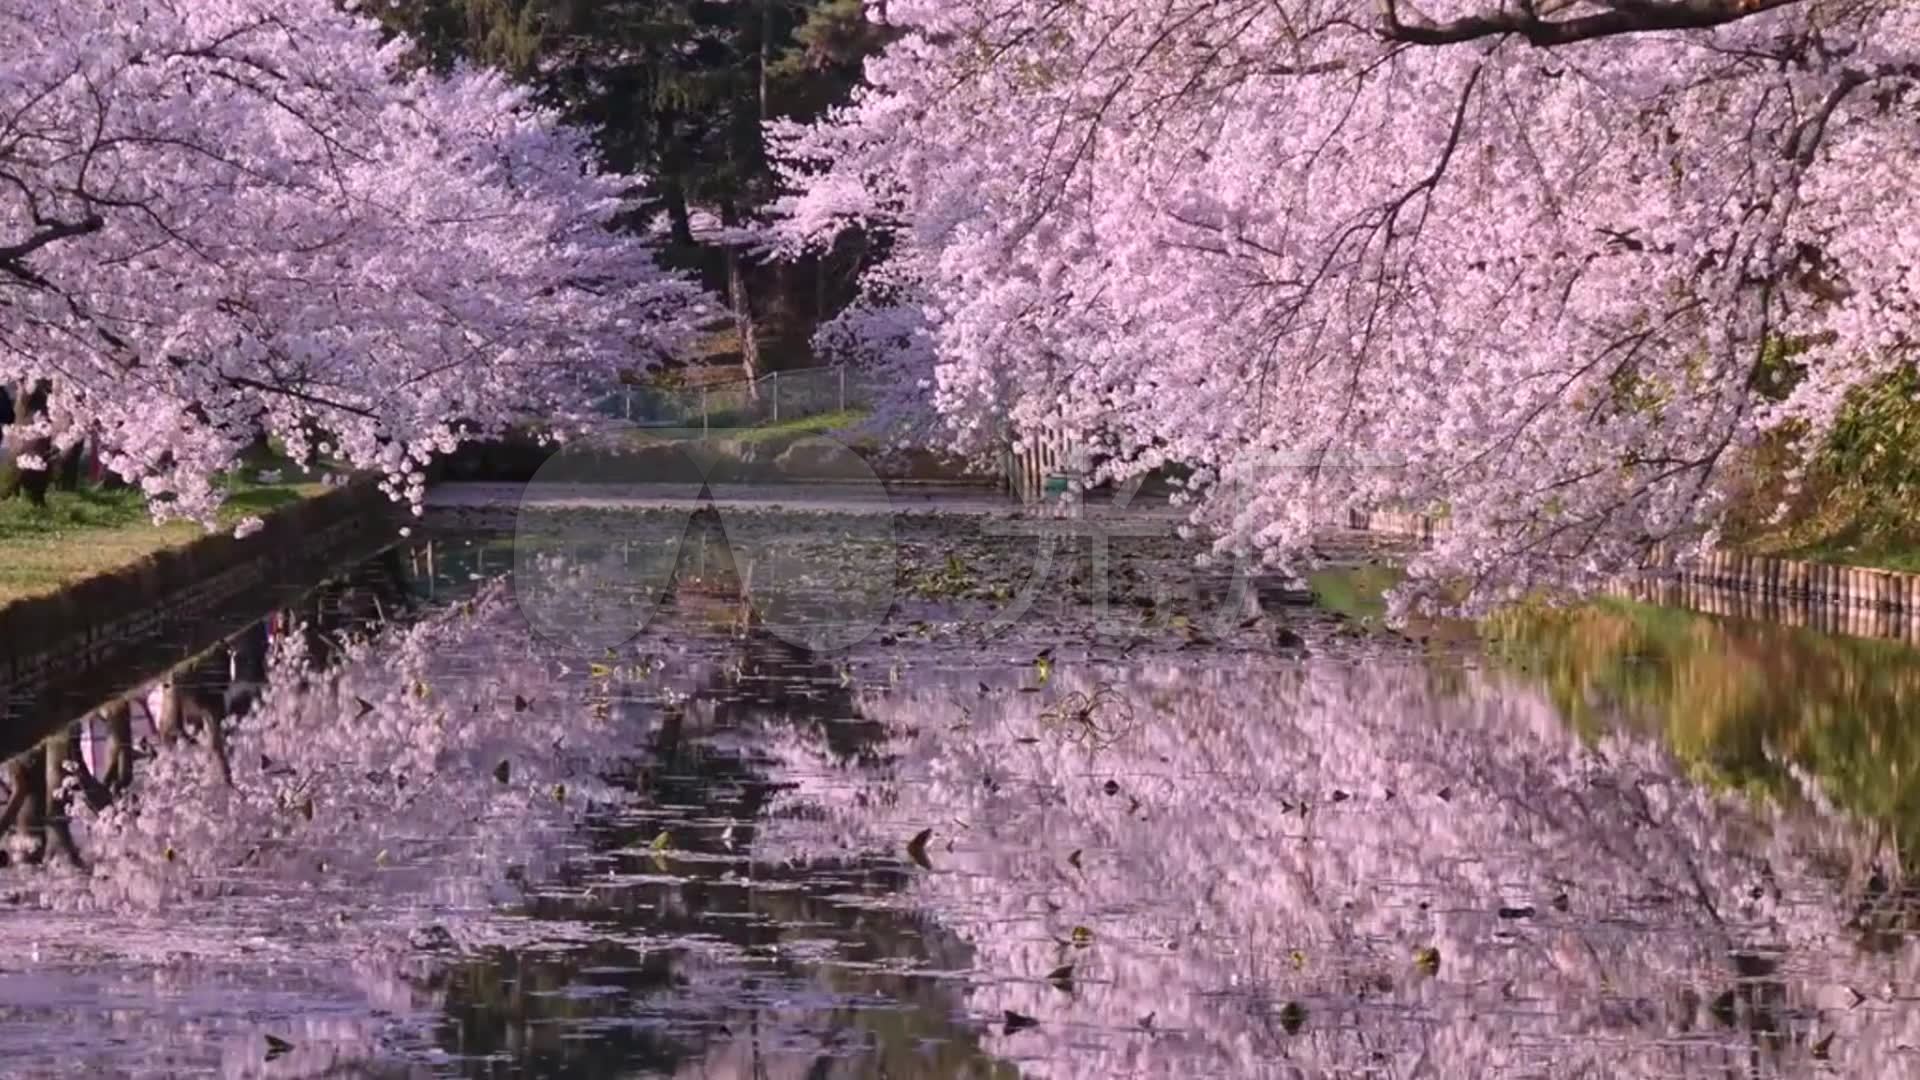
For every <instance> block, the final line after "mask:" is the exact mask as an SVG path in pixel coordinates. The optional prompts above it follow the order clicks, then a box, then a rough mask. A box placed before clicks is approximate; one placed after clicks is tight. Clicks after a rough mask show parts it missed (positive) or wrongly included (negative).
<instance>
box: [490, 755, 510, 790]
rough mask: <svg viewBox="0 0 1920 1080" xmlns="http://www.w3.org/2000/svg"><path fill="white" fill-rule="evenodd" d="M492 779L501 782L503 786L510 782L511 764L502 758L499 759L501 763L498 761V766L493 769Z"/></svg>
mask: <svg viewBox="0 0 1920 1080" xmlns="http://www.w3.org/2000/svg"><path fill="white" fill-rule="evenodd" d="M493 778H494V779H495V780H498V781H500V782H501V783H503V784H504V783H507V782H508V781H510V780H512V779H513V764H512V763H511V762H509V761H507V760H506V759H504V758H502V759H501V761H500V764H498V765H495V766H494V767H493Z"/></svg>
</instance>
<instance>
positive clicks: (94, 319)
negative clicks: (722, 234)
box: [0, 0, 699, 518]
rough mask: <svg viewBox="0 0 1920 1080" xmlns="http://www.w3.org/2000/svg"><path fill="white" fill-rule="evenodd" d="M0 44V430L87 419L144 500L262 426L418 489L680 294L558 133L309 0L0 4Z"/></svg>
mask: <svg viewBox="0 0 1920 1080" xmlns="http://www.w3.org/2000/svg"><path fill="white" fill-rule="evenodd" d="M346 6H347V7H351V6H352V5H346ZM0 40H3V41H4V42H5V43H6V46H7V48H6V50H5V57H4V59H0V305H4V312H5V315H4V318H0V384H12V385H15V386H16V387H18V388H19V389H20V390H21V391H22V392H21V393H19V394H16V400H21V401H24V400H26V398H27V396H28V394H29V393H40V394H44V401H45V404H44V407H43V408H41V409H39V410H37V411H34V412H32V413H30V414H27V415H23V416H21V417H19V418H18V421H17V422H16V424H15V426H14V427H13V428H11V429H10V430H9V431H8V432H7V439H8V442H9V443H12V444H14V446H15V447H17V448H20V449H27V450H31V449H33V448H35V446H36V444H37V445H38V446H41V447H47V448H50V449H52V450H54V451H60V450H64V449H65V448H67V447H70V446H72V445H73V444H75V443H77V442H79V441H81V440H83V439H93V440H97V444H98V446H99V447H100V448H101V451H102V455H101V456H102V459H103V460H104V462H105V463H106V465H107V466H108V467H110V468H111V469H113V470H114V471H116V472H117V473H119V474H121V475H122V476H124V477H126V478H128V479H129V480H137V481H139V482H140V483H141V484H142V485H143V486H144V488H145V491H146V493H147V494H148V496H149V498H150V500H151V501H152V504H153V506H154V508H155V511H156V513H157V514H158V515H161V516H168V515H186V516H195V517H202V518H204V517H206V516H207V515H208V514H210V512H211V509H212V507H213V505H214V504H215V503H216V502H217V501H218V494H217V491H216V489H215V487H214V486H213V483H212V481H213V478H214V477H215V475H216V474H217V473H218V472H219V471H220V470H221V469H222V468H224V467H227V466H229V465H230V464H231V463H233V462H234V461H235V459H236V458H237V457H238V455H239V454H240V453H241V451H242V450H243V449H244V448H245V447H247V446H248V445H249V444H250V443H251V442H253V441H254V440H255V439H256V438H258V437H259V436H262V435H270V436H275V437H277V438H278V439H280V440H281V441H282V442H283V443H284V444H285V446H286V447H287V449H288V450H289V451H290V452H291V453H292V454H293V455H295V456H296V457H299V458H302V459H304V458H307V457H308V456H309V455H311V454H313V453H315V452H319V453H322V454H326V455H330V456H332V457H335V458H337V459H339V460H341V461H343V462H345V463H347V464H348V465H350V466H352V467H356V468H362V469H375V470H379V471H381V472H383V473H385V474H386V476H387V477H388V483H389V486H390V487H391V489H392V490H393V492H394V494H395V495H396V496H403V495H405V496H412V497H414V498H416V499H417V497H418V496H419V494H420V491H421V483H422V480H423V473H422V470H423V468H424V466H425V464H426V463H427V462H428V461H429V460H430V458H431V457H432V456H433V455H434V454H436V453H440V452H444V451H447V450H449V449H451V448H452V447H453V446H454V445H456V444H457V443H458V442H459V441H460V440H461V439H463V438H467V437H471V436H474V435H480V434H485V433H489V432H493V431H497V430H499V429H500V428H501V427H502V426H503V425H505V424H507V423H508V422H510V421H512V420H514V419H515V418H519V417H524V416H528V415H538V416H543V417H560V418H562V419H564V418H565V417H567V416H568V415H570V414H569V410H571V409H577V408H578V406H579V405H580V403H581V402H582V401H583V400H584V397H583V392H584V391H585V390H586V389H588V388H589V387H590V386H592V385H593V384H594V383H595V382H596V381H604V380H605V379H606V378H608V377H610V374H611V373H612V372H613V371H614V370H616V369H617V368H620V367H628V368H631V367H633V366H636V365H644V364H646V363H648V362H650V360H651V359H652V358H654V357H657V356H660V355H662V354H664V353H665V352H667V351H669V350H672V349H674V348H676V347H677V346H678V344H679V342H680V340H681V338H682V335H683V334H684V333H686V331H687V328H688V325H689V320H690V318H691V317H692V313H693V312H694V310H695V309H696V308H697V307H698V304H699V294H698V292H697V290H695V289H694V288H693V287H692V286H691V285H690V284H688V283H686V282H684V281H683V280H681V279H679V278H677V277H675V276H672V275H669V274H667V273H665V272H663V271H662V270H661V269H659V268H658V267H657V266H656V265H655V263H654V261H653V259H652V255H651V252H650V251H649V250H648V249H647V248H646V247H645V246H643V245H642V244H641V243H640V242H639V241H638V240H635V239H633V238H631V237H629V236H625V235H622V234H619V233H617V232H614V231H610V230H609V229H608V228H607V222H608V221H609V220H610V219H611V218H612V217H613V216H614V215H615V214H616V213H617V212H619V211H621V210H623V209H624V208H625V196H624V193H625V191H626V190H627V189H628V188H629V187H631V186H632V184H633V181H632V179H631V178H627V177H620V176H613V175H606V174H603V173H601V172H600V171H598V169H597V168H596V167H595V166H594V165H593V164H592V162H591V159H590V156H589V154H588V152H587V149H588V148H587V144H586V142H585V140H584V138H583V137H582V136H581V135H579V134H578V133H576V132H574V131H573V130H571V129H568V128H566V127H564V126H563V125H561V124H559V123H558V122H557V121H556V119H555V117H554V116H553V115H552V114H551V113H550V112H547V111H544V110H542V109H540V108H536V107H534V106H533V105H532V104H531V103H530V102H529V100H528V98H527V96H526V94H525V92H524V91H522V90H520V89H517V88H515V87H514V86H512V85H510V84H509V83H507V82H506V81H504V79H503V78H501V77H500V76H498V75H496V74H491V73H485V72H480V71H473V70H458V71H454V72H452V73H451V74H447V75H436V74H430V73H414V74H400V73H399V72H398V69H397V67H396V64H395V61H396V59H397V58H398V57H399V56H400V54H401V53H402V51H403V49H404V46H405V43H404V42H402V41H386V40H385V39H384V37H383V35H382V32H381V30H380V29H379V27H378V26H377V25H376V24H375V23H373V22H372V21H371V20H370V19H366V18H363V17H361V16H359V15H357V14H355V13H353V12H351V11H343V10H341V5H337V4H335V3H333V2H331V0H133V2H118V0H82V2H78V3H70V4H69V3H63V4H41V3H37V2H33V0H0ZM37 456H38V455H34V454H29V455H27V459H25V460H23V461H22V462H21V463H22V464H23V465H25V466H27V467H29V468H32V467H35V466H40V465H42V464H44V462H42V461H38V460H32V458H33V457H37Z"/></svg>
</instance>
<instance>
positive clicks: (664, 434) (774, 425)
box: [624, 409, 870, 446]
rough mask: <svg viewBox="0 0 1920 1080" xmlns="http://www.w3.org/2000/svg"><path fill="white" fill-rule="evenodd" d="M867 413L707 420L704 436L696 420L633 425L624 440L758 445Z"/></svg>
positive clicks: (848, 422)
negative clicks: (735, 422) (749, 421)
mask: <svg viewBox="0 0 1920 1080" xmlns="http://www.w3.org/2000/svg"><path fill="white" fill-rule="evenodd" d="M869 415H870V414H869V413H868V412H867V410H865V409H841V410H839V411H836V412H827V413H815V414H814V415H812V416H802V417H800V418H798V419H796V420H781V421H778V422H774V421H767V422H764V423H759V424H753V425H743V426H740V427H729V426H726V425H725V424H722V423H718V422H712V421H710V422H709V423H708V425H707V428H706V431H705V434H704V436H703V434H702V432H701V428H700V424H699V421H698V419H696V420H695V421H694V423H693V424H692V425H691V426H689V427H685V428H636V429H634V430H632V431H628V432H625V433H624V438H625V440H626V442H627V443H628V444H630V445H633V446H648V445H657V444H660V443H670V442H688V441H692V442H698V441H700V440H701V439H702V438H705V439H708V440H712V441H715V442H729V443H734V444H736V445H741V446H745V445H758V444H761V443H788V442H797V441H799V440H800V439H802V438H805V437H806V436H808V435H823V434H826V433H827V432H830V431H836V430H839V429H840V428H847V427H852V426H854V425H855V424H858V423H860V422H861V421H863V420H865V419H866V418H867V417H868V416H869Z"/></svg>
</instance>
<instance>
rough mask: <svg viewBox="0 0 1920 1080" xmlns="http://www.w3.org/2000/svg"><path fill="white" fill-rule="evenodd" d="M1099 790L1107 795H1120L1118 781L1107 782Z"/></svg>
mask: <svg viewBox="0 0 1920 1080" xmlns="http://www.w3.org/2000/svg"><path fill="white" fill-rule="evenodd" d="M1100 790H1102V791H1104V792H1106V793H1107V794H1109V795H1118V794H1120V781H1118V780H1109V781H1107V782H1106V783H1105V784H1104V785H1102V786H1101V788H1100Z"/></svg>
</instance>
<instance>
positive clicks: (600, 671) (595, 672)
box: [587, 662, 613, 679]
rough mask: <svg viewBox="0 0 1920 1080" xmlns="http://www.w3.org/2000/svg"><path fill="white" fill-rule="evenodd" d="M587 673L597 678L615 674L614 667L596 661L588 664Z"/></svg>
mask: <svg viewBox="0 0 1920 1080" xmlns="http://www.w3.org/2000/svg"><path fill="white" fill-rule="evenodd" d="M587 674H589V675H591V676H593V677H594V678H596V679H604V678H606V677H607V676H609V675H611V674H613V669H612V668H610V667H608V666H607V665H605V664H602V663H598V662H595V663H591V664H588V665H587Z"/></svg>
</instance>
